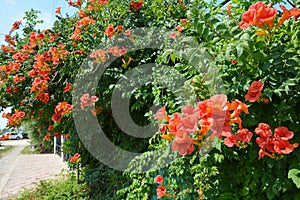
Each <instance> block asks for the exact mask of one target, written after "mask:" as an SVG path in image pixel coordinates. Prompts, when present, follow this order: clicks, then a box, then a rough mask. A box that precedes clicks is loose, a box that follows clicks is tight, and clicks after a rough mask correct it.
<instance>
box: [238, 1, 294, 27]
mask: <svg viewBox="0 0 300 200" xmlns="http://www.w3.org/2000/svg"><path fill="white" fill-rule="evenodd" d="M280 8H281V9H282V10H283V11H284V13H283V15H282V17H281V18H280V20H279V22H278V24H277V25H276V27H277V28H278V27H279V26H280V25H281V24H282V23H283V22H284V21H285V20H287V19H289V18H291V17H293V16H294V17H295V19H296V18H297V17H298V16H299V15H300V11H299V9H298V8H292V9H291V10H287V9H286V8H285V7H284V6H283V5H280ZM276 14H277V9H276V8H271V4H269V5H266V4H264V3H263V2H257V3H255V4H253V5H251V6H250V7H249V9H248V11H246V12H244V13H243V15H242V21H241V22H240V24H239V25H240V28H242V29H246V28H248V27H249V26H256V27H259V28H261V29H263V30H266V29H268V30H272V29H273V27H274V21H275V17H276Z"/></svg>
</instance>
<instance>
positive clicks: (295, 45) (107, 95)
mask: <svg viewBox="0 0 300 200" xmlns="http://www.w3.org/2000/svg"><path fill="white" fill-rule="evenodd" d="M77 2H81V1H77ZM97 2H98V1H97ZM101 2H102V3H101ZM120 2H121V3H120ZM130 2H131V1H128V0H125V1H117V0H111V1H108V2H107V3H106V1H99V2H98V3H95V2H94V3H92V1H87V2H86V1H85V2H82V4H81V5H76V4H75V2H74V3H73V6H74V7H77V8H78V11H79V13H76V14H75V15H74V16H66V17H63V16H61V15H59V14H57V16H56V17H57V20H56V21H55V23H54V24H53V27H52V28H51V29H49V30H46V31H41V30H36V28H35V26H36V24H38V23H40V22H39V20H38V12H37V11H33V10H32V11H30V12H27V13H26V15H25V17H24V22H23V23H22V24H23V26H21V27H23V35H22V36H20V35H18V34H16V35H15V38H13V39H9V40H8V43H10V44H9V45H7V46H6V48H9V47H14V48H15V51H11V50H9V51H8V52H6V50H5V48H3V47H2V51H1V52H0V58H1V61H0V64H1V65H2V66H4V65H6V66H9V65H10V62H12V63H18V64H19V65H20V67H19V69H17V70H11V72H7V71H8V70H7V69H8V68H9V67H6V68H1V70H0V78H1V79H0V83H1V84H0V93H1V102H0V106H1V108H5V107H9V106H12V107H13V112H15V111H23V112H25V113H26V116H25V118H24V119H23V120H25V121H28V122H30V124H31V126H32V127H31V128H32V131H31V132H32V133H31V135H32V136H33V137H34V138H35V139H36V140H37V141H36V142H37V143H39V144H42V146H45V147H48V148H49V147H50V146H51V145H52V142H51V141H49V140H48V139H49V138H48V137H47V135H48V136H49V135H51V136H52V137H53V136H59V135H60V134H64V135H68V137H69V139H68V140H67V141H66V143H65V146H64V151H65V153H67V154H70V155H74V154H75V153H79V154H80V155H81V157H80V166H81V170H82V171H81V175H82V177H84V178H83V179H82V180H81V181H80V182H81V183H83V182H84V183H87V184H88V185H89V187H90V188H91V191H90V192H91V198H95V199H151V198H152V197H153V198H156V197H155V196H156V195H157V193H156V188H157V185H156V184H155V183H154V181H153V178H154V177H155V176H156V175H157V174H160V175H163V177H164V182H165V186H166V187H167V190H168V192H169V193H170V194H172V195H174V196H173V197H174V198H177V199H197V198H199V197H200V199H299V198H300V191H299V188H300V175H299V174H300V165H299V163H300V162H299V161H300V156H299V155H300V150H299V148H295V150H294V151H293V152H292V153H290V154H289V155H283V156H281V155H280V156H278V155H277V156H275V158H276V159H273V158H270V157H267V156H265V157H264V158H262V159H259V160H258V152H259V150H260V147H259V146H258V145H257V144H256V142H255V140H256V138H257V135H256V134H255V132H254V131H255V128H256V127H257V126H258V124H259V123H267V124H269V125H270V127H271V130H274V129H275V128H277V127H280V126H285V127H288V129H289V130H290V131H292V132H293V133H294V137H293V138H292V139H291V141H290V142H291V143H292V144H295V143H299V142H300V135H299V131H300V118H299V117H300V116H299V114H298V113H299V112H300V110H299V109H300V105H299V103H300V98H299V96H300V93H299V80H300V72H299V62H300V43H299V39H300V38H299V32H300V28H299V27H300V26H299V20H298V21H296V20H294V18H293V19H292V18H291V19H288V20H286V21H285V22H284V23H283V24H282V25H281V26H279V27H275V26H276V24H277V23H278V22H279V19H280V16H281V15H282V13H280V12H281V11H278V14H277V15H276V17H275V25H274V28H273V29H271V30H270V29H268V30H266V31H265V32H260V31H261V28H258V27H255V26H250V27H248V28H247V29H241V28H240V27H239V23H240V21H241V16H242V14H243V13H244V12H245V11H246V10H247V9H248V8H249V6H250V5H252V4H254V3H255V2H245V1H239V0H237V1H233V2H232V6H233V7H232V8H231V12H230V13H229V11H228V10H227V8H225V6H224V7H218V6H217V2H216V1H212V2H211V3H207V2H206V1H203V0H195V1H179V0H171V1H164V0H145V1H144V3H143V4H142V6H141V8H139V9H137V10H134V9H129V8H130V7H129V5H130ZM280 2H281V1H278V2H277V1H276V3H280ZM266 3H267V2H266ZM91 5H92V6H91ZM182 20H186V21H185V22H183V21H182ZM110 24H113V25H114V27H115V29H114V31H113V32H114V33H116V32H117V31H116V30H117V26H118V25H121V26H122V29H123V30H124V31H125V30H133V29H135V28H140V27H149V28H152V29H155V30H156V29H157V30H164V29H171V30H174V33H175V34H178V35H179V34H181V35H184V36H186V37H183V38H184V41H180V40H181V37H177V36H178V35H177V36H175V37H174V38H175V39H174V40H175V41H176V42H177V43H176V42H175V45H170V46H167V47H164V49H160V50H158V49H141V50H138V51H135V52H126V54H125V55H122V56H120V57H119V58H118V59H116V60H115V61H114V62H113V63H112V64H111V65H110V66H109V67H108V69H107V70H106V72H105V73H104V76H102V77H101V79H100V81H99V83H98V86H97V89H96V96H97V97H99V100H98V101H97V102H96V103H95V108H96V114H97V118H98V121H99V124H100V125H101V127H102V129H103V130H105V133H106V135H107V137H108V138H109V139H110V140H111V141H112V142H113V143H114V144H115V145H117V146H119V147H121V148H123V149H126V150H128V151H133V152H145V153H144V154H142V155H141V156H139V157H137V158H136V159H134V160H133V162H132V163H131V165H130V166H129V170H128V171H127V172H125V173H123V172H119V171H116V170H113V169H110V168H109V167H107V166H105V165H103V164H102V163H101V162H99V161H98V160H97V159H95V158H94V157H93V156H92V155H91V154H90V152H88V151H87V150H86V149H85V147H84V145H83V144H82V142H81V141H80V138H79V136H78V133H77V131H76V127H75V123H74V120H73V117H72V113H71V112H66V113H64V114H63V115H62V116H61V117H62V119H60V120H53V115H55V114H56V112H57V109H56V110H55V108H57V106H58V105H60V104H59V103H60V102H64V101H65V102H68V103H69V104H70V103H71V102H72V93H70V91H67V90H66V89H65V87H66V85H67V83H73V82H74V81H75V79H76V75H77V72H78V71H79V69H80V67H81V66H82V65H83V64H84V62H85V59H86V57H87V56H88V55H89V54H90V53H92V52H93V51H94V49H95V48H96V47H97V46H98V45H99V44H106V42H109V41H111V40H113V38H114V37H112V39H109V38H108V34H105V33H106V32H107V27H108V26H109V25H110ZM177 26H180V27H179V28H182V29H183V30H179V28H178V27H177ZM176 27H177V28H176ZM176 29H177V30H176ZM33 32H36V35H38V34H41V35H40V36H39V37H36V38H34V36H33V34H32V33H33ZM10 34H11V36H13V32H11V33H10ZM149 34H150V33H149ZM173 36H174V35H173ZM32 38H34V39H32ZM169 39H170V38H169ZM171 40H172V38H171ZM11 41H15V43H16V44H13V43H12V42H11ZM145 41H146V40H145ZM32 43H34V44H32ZM166 43H167V42H166ZM26 44H28V45H31V47H30V48H29V50H24V51H23V53H24V52H26V53H27V54H28V55H29V56H28V58H24V60H23V61H20V58H18V57H16V56H15V55H16V54H17V53H18V52H22V49H25V45H26ZM61 44H62V45H65V46H61ZM176 44H177V46H176ZM182 44H184V45H185V51H186V52H180V51H178V49H177V48H178V46H180V45H182ZM51 48H57V49H58V51H59V52H60V53H58V55H55V54H54V53H53V52H54V50H53V49H52V50H51ZM204 50H205V51H206V52H207V53H208V55H209V56H210V57H211V58H212V61H213V62H214V63H215V64H214V65H215V66H216V69H217V70H214V71H210V70H209V67H207V68H205V67H204V68H201V69H200V71H199V69H198V68H197V67H199V66H200V65H201V64H203V63H205V61H203V60H201V57H199V55H200V54H201V53H203V51H204ZM37 55H40V57H42V56H41V55H44V56H45V59H46V60H45V61H44V60H43V59H41V58H40V57H39V56H37ZM23 56H24V54H23V55H22V53H21V56H20V57H21V58H22V57H23ZM47 57H49V58H47ZM57 57H58V60H57ZM130 58H132V61H131V62H129V59H130ZM122 59H124V61H122ZM124 62H125V63H124ZM146 63H157V64H164V65H168V66H171V68H172V69H176V70H177V71H178V72H179V73H180V74H181V75H182V76H183V77H184V78H185V79H186V83H187V85H189V86H190V87H187V88H184V89H183V90H184V91H187V92H188V94H189V93H192V94H193V95H195V96H196V98H197V100H199V101H203V100H205V99H208V98H210V96H212V95H213V94H217V93H218V92H220V91H224V92H225V93H226V95H227V97H228V101H230V102H232V101H234V100H235V99H239V100H240V101H242V102H246V101H245V100H244V99H245V95H246V93H247V90H248V88H249V86H250V84H251V83H252V82H253V81H258V80H260V81H262V82H263V84H264V87H263V91H262V96H261V98H260V100H259V101H256V102H252V103H249V102H247V103H246V104H247V106H248V109H249V114H248V115H246V114H244V113H243V114H241V119H242V122H243V127H245V128H247V129H249V130H250V131H251V132H252V133H253V138H252V140H251V141H250V142H249V143H248V144H247V147H246V148H242V147H237V146H234V147H227V146H226V145H224V142H223V139H219V140H218V141H216V142H215V143H214V145H215V148H213V149H212V150H211V151H210V152H209V154H206V155H203V156H202V155H201V156H198V154H197V153H194V154H191V155H185V156H181V157H179V158H176V159H174V160H173V161H172V162H171V163H170V164H169V165H168V166H167V167H164V168H162V169H159V166H160V165H163V158H162V157H168V156H171V155H172V152H165V154H164V155H161V157H160V158H159V159H158V161H161V163H159V162H157V163H155V165H157V166H153V167H157V168H158V170H155V171H150V172H143V173H137V171H139V169H140V168H139V167H141V166H147V160H148V158H149V157H151V156H153V154H154V151H155V150H159V149H163V148H164V147H165V146H167V145H168V144H170V142H169V141H166V140H164V139H163V138H162V137H161V133H159V132H158V133H157V134H155V135H154V136H153V137H152V138H150V140H149V138H146V139H140V138H135V137H133V136H129V135H127V134H126V133H124V132H123V131H122V130H121V129H120V128H118V126H117V124H116V122H115V121H114V119H113V114H112V110H111V95H112V93H113V90H114V89H115V88H116V87H118V85H116V83H117V81H118V80H119V79H120V78H121V77H123V75H124V74H125V73H126V72H128V71H130V70H132V69H134V68H136V67H137V66H139V65H141V64H146ZM14 67H16V66H14ZM47 67H49V69H47ZM201 67H203V66H201ZM33 69H35V70H36V69H38V70H37V71H36V73H37V75H31V76H29V75H28V74H30V73H32V72H31V70H33ZM201 70H202V71H201ZM16 75H18V76H19V77H20V76H24V77H26V79H25V80H22V81H16V80H15V79H16ZM173 75H174V74H173ZM47 76H48V77H49V78H48V77H47ZM167 76H170V77H171V76H172V74H167V73H165V74H163V73H162V75H161V77H162V79H164V78H166V77H167ZM37 78H41V79H42V80H46V86H41V85H42V84H41V83H40V85H39V84H37V86H35V85H34V83H35V81H36V79H37ZM220 78H221V80H222V81H220ZM210 84H212V85H213V87H212V86H211V85H210ZM222 85H223V86H222ZM219 86H220V87H219ZM34 87H37V88H38V89H36V88H34ZM223 87H224V88H223ZM177 92H178V93H177ZM180 92H181V93H180ZM40 93H42V94H43V95H45V93H47V94H49V100H47V97H45V96H43V97H40V96H39V95H40ZM176 94H180V95H183V96H185V97H186V94H185V93H183V92H182V91H171V90H169V89H167V88H165V87H162V86H161V85H159V84H158V83H157V82H152V83H151V84H146V85H144V86H143V87H140V88H139V89H138V90H136V91H135V92H134V95H133V96H132V97H131V99H130V114H131V117H132V118H133V120H134V121H135V122H136V123H137V124H139V125H146V124H148V123H149V122H150V121H153V113H152V112H149V108H150V107H151V106H152V105H158V104H161V105H165V106H166V108H167V110H168V113H169V114H173V113H175V112H180V109H181V106H182V102H181V100H180V99H178V98H177V97H176ZM82 95H83V94H82ZM193 100H194V99H193ZM73 101H74V99H73ZM77 103H78V105H79V104H80V102H79V101H78V102H77ZM78 105H77V106H78ZM74 106H76V105H75V104H74ZM10 117H13V116H10ZM51 118H52V119H51ZM14 120H15V122H16V121H17V122H18V119H14ZM14 120H12V121H14ZM32 120H33V121H32ZM17 122H16V124H14V125H18V123H17ZM52 125H53V128H54V129H52V130H51V128H50V129H48V127H49V126H52ZM90 128H91V127H90ZM238 129H239V127H238V126H235V125H233V131H232V132H233V133H236V132H237V131H238ZM90 130H91V129H89V127H88V125H87V127H86V131H87V132H89V131H90ZM45 136H46V137H45ZM45 138H46V141H44V139H45ZM295 147H296V145H295ZM70 166H73V164H72V163H70ZM132 171H133V172H132ZM50 185H51V184H50ZM67 185H69V184H67ZM48 186H49V185H48V184H46V185H44V183H42V184H41V187H42V188H43V187H45V188H48ZM53 186H55V184H54V185H53ZM72 187H73V186H71V185H70V188H72ZM74 187H75V188H77V187H79V188H82V187H81V186H74ZM43 190H44V191H45V190H48V189H43ZM58 190H59V191H60V192H64V191H66V192H70V191H72V190H69V189H66V190H64V189H63V188H59V189H58ZM73 191H75V190H73ZM82 191H83V193H82V194H81V193H80V194H78V195H79V196H80V197H83V196H82V195H85V194H86V192H87V191H86V190H82ZM60 192H57V193H53V195H63V194H60ZM51 194H52V193H51ZM75 194H76V193H73V192H72V193H70V194H66V195H75ZM24 195H25V194H24ZM24 197H26V198H27V197H29V196H24ZM59 197H60V196H53V197H51V198H52V199H57V198H59ZM70 197H74V198H76V197H75V196H70ZM34 198H38V197H34ZM49 198H50V197H49ZM78 198H79V197H78ZM164 198H167V197H164Z"/></svg>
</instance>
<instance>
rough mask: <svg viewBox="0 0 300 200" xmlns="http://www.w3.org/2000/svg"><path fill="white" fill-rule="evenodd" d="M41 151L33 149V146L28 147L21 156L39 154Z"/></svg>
mask: <svg viewBox="0 0 300 200" xmlns="http://www.w3.org/2000/svg"><path fill="white" fill-rule="evenodd" d="M38 153H41V151H40V150H39V149H37V148H31V146H26V147H24V149H22V151H21V154H38Z"/></svg>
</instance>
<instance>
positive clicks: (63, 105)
mask: <svg viewBox="0 0 300 200" xmlns="http://www.w3.org/2000/svg"><path fill="white" fill-rule="evenodd" d="M72 108H73V106H72V105H70V104H68V103H67V102H65V101H63V102H59V103H58V104H57V106H56V107H55V109H54V114H53V115H52V121H54V122H59V121H60V120H61V119H62V117H63V115H66V114H68V113H70V112H71V110H72Z"/></svg>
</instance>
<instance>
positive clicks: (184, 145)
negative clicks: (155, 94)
mask: <svg viewBox="0 0 300 200" xmlns="http://www.w3.org/2000/svg"><path fill="white" fill-rule="evenodd" d="M230 111H233V112H232V113H230ZM242 112H244V113H246V114H248V113H249V112H248V108H247V106H246V105H245V104H243V103H242V102H240V101H239V100H237V99H236V100H234V101H233V102H232V103H230V102H228V101H227V96H226V95H223V94H218V95H214V96H212V97H211V98H210V99H208V100H204V101H201V102H198V104H197V107H194V106H192V105H187V106H184V107H183V108H182V113H183V115H182V116H181V115H180V114H179V113H174V114H173V116H172V117H170V116H168V115H167V113H166V109H165V107H163V108H161V109H159V110H158V111H157V113H156V115H155V119H156V120H161V121H164V122H168V123H167V124H165V123H164V124H159V129H160V132H161V133H163V134H162V138H164V139H166V140H169V141H172V142H173V143H172V151H178V153H179V154H180V155H186V154H192V153H193V152H194V145H197V146H198V148H201V146H202V142H203V139H204V137H205V136H206V135H207V133H208V132H209V130H211V131H212V133H213V135H212V136H216V137H222V136H225V137H226V138H233V136H232V133H231V132H232V126H231V124H233V123H238V127H239V129H241V130H240V132H239V135H238V136H237V138H238V139H239V140H240V141H241V142H248V139H249V133H248V132H247V131H246V129H243V127H242V120H241V118H240V114H241V113H242ZM245 134H246V135H245ZM234 137H235V136H234ZM235 138H236V137H235ZM237 138H236V139H237ZM250 138H251V137H250ZM227 140H228V139H227ZM235 143H236V142H235Z"/></svg>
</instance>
